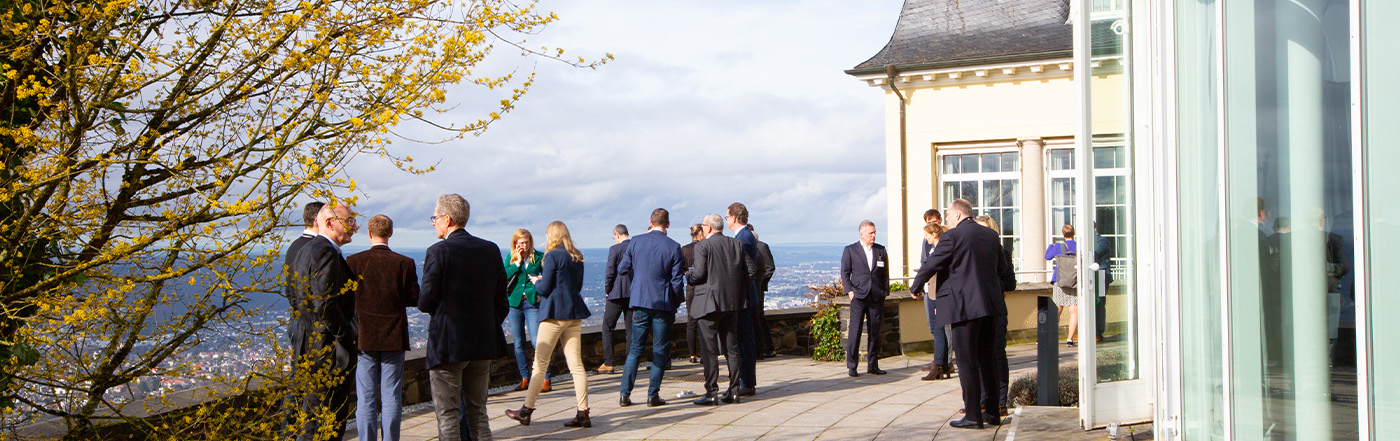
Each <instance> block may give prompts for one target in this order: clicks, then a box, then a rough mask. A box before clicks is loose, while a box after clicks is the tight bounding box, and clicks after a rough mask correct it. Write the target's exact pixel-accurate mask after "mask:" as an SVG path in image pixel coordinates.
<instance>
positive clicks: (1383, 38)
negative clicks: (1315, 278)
mask: <svg viewBox="0 0 1400 441" xmlns="http://www.w3.org/2000/svg"><path fill="white" fill-rule="evenodd" d="M1362 5H1363V9H1362V14H1361V17H1362V23H1361V26H1362V34H1361V35H1362V41H1363V46H1362V48H1363V52H1362V55H1363V57H1364V58H1363V60H1364V64H1363V66H1364V70H1363V71H1362V74H1363V75H1365V77H1366V78H1367V80H1366V81H1365V89H1364V90H1363V93H1362V99H1363V100H1364V103H1365V107H1364V110H1363V111H1364V112H1365V113H1364V115H1365V117H1364V119H1363V121H1362V122H1363V123H1364V124H1365V126H1364V130H1365V132H1364V133H1365V135H1364V136H1365V140H1366V147H1365V159H1364V160H1363V161H1362V164H1364V165H1365V174H1364V175H1363V176H1364V177H1365V185H1366V198H1365V204H1366V219H1365V221H1366V237H1367V243H1366V246H1365V249H1366V253H1365V255H1366V256H1367V258H1366V263H1367V268H1366V275H1367V277H1366V280H1367V285H1369V286H1368V287H1367V289H1366V290H1364V291H1363V292H1365V293H1369V294H1370V295H1369V296H1368V297H1367V299H1368V300H1369V302H1370V306H1369V308H1368V310H1369V312H1370V314H1369V316H1368V321H1369V322H1370V325H1371V330H1370V335H1371V342H1372V344H1371V346H1370V348H1369V349H1370V353H1371V365H1370V376H1371V384H1370V386H1371V387H1370V390H1371V399H1372V405H1373V406H1374V410H1373V411H1372V413H1371V421H1373V422H1374V427H1375V432H1374V433H1375V436H1374V437H1372V438H1371V439H1377V440H1386V439H1400V418H1396V415H1400V376H1396V375H1395V374H1394V373H1393V372H1394V369H1395V367H1396V366H1400V345H1396V344H1395V343H1394V340H1390V339H1391V338H1394V337H1395V336H1397V335H1400V320H1396V319H1395V312H1396V311H1400V296H1397V295H1396V294H1395V293H1396V289H1395V288H1394V287H1396V286H1400V271H1396V268H1400V254H1397V253H1396V252H1395V251H1394V250H1395V246H1396V244H1400V203H1396V200H1395V195H1396V194H1397V192H1400V174H1397V173H1395V172H1394V171H1393V168H1392V167H1394V165H1395V164H1400V149H1396V148H1394V147H1393V146H1391V145H1390V143H1389V141H1390V140H1392V139H1400V124H1397V122H1400V84H1397V83H1396V82H1395V81H1394V80H1393V78H1394V77H1395V73H1396V72H1400V57H1397V56H1396V54H1395V42H1397V41H1400V27H1397V26H1395V20H1396V19H1400V2H1397V1H1394V0H1367V1H1364V2H1362ZM1345 283H1346V285H1347V286H1350V285H1351V284H1350V282H1349V281H1348V282H1345Z"/></svg>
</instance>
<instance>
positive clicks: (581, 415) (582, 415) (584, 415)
mask: <svg viewBox="0 0 1400 441" xmlns="http://www.w3.org/2000/svg"><path fill="white" fill-rule="evenodd" d="M564 427H593V421H592V420H590V419H588V411H587V410H580V411H578V413H576V414H574V419H572V420H569V422H567V423H564Z"/></svg>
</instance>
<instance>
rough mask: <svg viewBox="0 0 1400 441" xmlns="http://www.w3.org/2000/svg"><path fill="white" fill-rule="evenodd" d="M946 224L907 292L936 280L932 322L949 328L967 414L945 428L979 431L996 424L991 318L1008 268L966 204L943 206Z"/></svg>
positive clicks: (992, 236) (997, 243)
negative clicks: (974, 429) (934, 307)
mask: <svg viewBox="0 0 1400 441" xmlns="http://www.w3.org/2000/svg"><path fill="white" fill-rule="evenodd" d="M947 221H948V224H949V225H954V227H953V228H952V229H949V230H948V231H947V232H945V233H943V235H942V236H941V237H940V238H939V241H938V245H937V246H935V247H934V248H933V254H931V255H929V256H928V260H926V261H924V264H923V266H921V267H920V268H919V273H918V274H917V275H915V276H914V282H913V283H912V284H910V291H918V292H916V294H922V293H923V292H922V291H923V289H924V288H923V287H924V284H925V283H927V282H928V281H929V279H930V278H933V277H935V276H937V280H938V294H937V296H936V297H935V299H936V302H937V307H938V321H939V324H940V325H942V324H951V325H952V328H953V333H952V335H951V336H950V337H951V338H950V340H952V343H953V350H954V351H956V352H957V353H958V357H957V363H958V372H959V375H958V380H959V382H960V383H961V385H962V390H963V409H966V410H967V415H966V416H965V417H963V419H961V420H958V421H953V422H952V423H949V425H951V426H953V427H957V428H978V429H980V428H982V427H983V424H984V423H986V424H992V425H998V424H1001V413H1000V412H999V411H998V408H997V407H998V398H997V375H996V372H995V371H996V364H995V363H994V357H993V352H992V347H993V345H994V344H995V338H996V332H995V329H996V328H995V325H996V315H997V314H998V313H1001V314H1004V312H1001V311H1005V310H1006V303H1005V302H1006V301H1005V299H1004V298H1003V297H1002V290H1001V277H1002V276H1003V275H1005V274H1007V273H1010V272H1011V268H1010V267H1008V266H1007V264H1006V262H1005V261H1004V260H1003V259H1002V258H1001V253H1002V248H1001V239H1000V238H999V237H998V236H997V233H996V232H995V231H992V229H990V228H987V227H984V226H982V225H979V224H978V223H977V222H974V221H973V220H972V204H970V203H968V202H967V200H966V199H958V200H955V201H953V203H952V204H949V205H948V210H947ZM979 410H980V411H979Z"/></svg>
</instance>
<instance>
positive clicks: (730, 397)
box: [719, 393, 739, 404]
mask: <svg viewBox="0 0 1400 441" xmlns="http://www.w3.org/2000/svg"><path fill="white" fill-rule="evenodd" d="M719 401H720V402H721V403H724V404H734V403H738V402H739V396H738V395H736V394H729V393H726V394H724V395H723V396H721V397H719Z"/></svg>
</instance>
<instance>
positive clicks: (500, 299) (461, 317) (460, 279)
mask: <svg viewBox="0 0 1400 441" xmlns="http://www.w3.org/2000/svg"><path fill="white" fill-rule="evenodd" d="M509 308H510V307H509V306H507V305H506V270H505V266H504V265H502V264H501V249H500V248H499V247H497V246H496V244H494V243H491V242H490V241H488V240H485V239H482V238H479V237H476V236H472V235H471V234H469V233H467V230H464V229H458V230H456V231H453V232H451V233H448V234H447V238H446V239H443V240H440V241H438V243H435V244H433V245H432V246H430V247H428V252H427V254H426V258H425V259H424V260H423V281H422V290H421V292H420V293H419V295H418V310H420V311H423V312H426V313H428V314H430V315H432V318H431V319H430V320H429V321H428V348H427V360H426V363H425V365H426V366H425V367H426V368H427V369H432V368H434V367H437V366H438V365H442V364H447V363H456V362H461V361H474V360H494V359H496V358H500V357H504V356H506V349H507V346H506V338H505V333H504V332H503V331H502V330H501V323H502V322H504V321H505V319H506V312H507V311H508V310H509Z"/></svg>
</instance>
